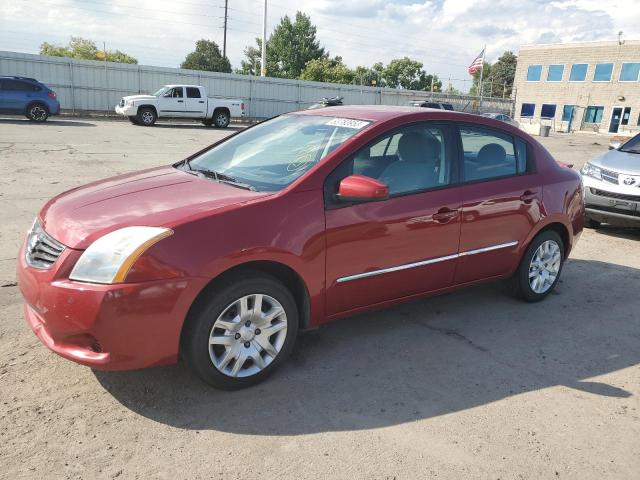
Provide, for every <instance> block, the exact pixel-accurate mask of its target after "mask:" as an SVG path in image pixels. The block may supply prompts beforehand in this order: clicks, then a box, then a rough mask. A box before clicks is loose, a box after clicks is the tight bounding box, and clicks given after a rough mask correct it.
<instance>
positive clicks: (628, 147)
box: [620, 135, 640, 153]
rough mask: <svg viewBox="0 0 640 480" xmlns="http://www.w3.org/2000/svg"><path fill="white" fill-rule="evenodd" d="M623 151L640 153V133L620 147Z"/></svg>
mask: <svg viewBox="0 0 640 480" xmlns="http://www.w3.org/2000/svg"><path fill="white" fill-rule="evenodd" d="M620 151H621V152H627V153H640V135H636V136H635V137H633V138H632V139H631V140H629V141H628V142H627V143H625V144H624V145H622V147H620Z"/></svg>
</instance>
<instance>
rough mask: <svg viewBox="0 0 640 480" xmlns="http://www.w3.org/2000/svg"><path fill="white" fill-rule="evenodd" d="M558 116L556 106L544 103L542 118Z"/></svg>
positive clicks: (541, 112)
mask: <svg viewBox="0 0 640 480" xmlns="http://www.w3.org/2000/svg"><path fill="white" fill-rule="evenodd" d="M555 116H556V106H555V105H553V104H550V103H543V104H542V110H541V111H540V118H554V117H555Z"/></svg>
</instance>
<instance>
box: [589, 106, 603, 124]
mask: <svg viewBox="0 0 640 480" xmlns="http://www.w3.org/2000/svg"><path fill="white" fill-rule="evenodd" d="M603 112H604V107H593V106H590V107H587V109H586V110H585V112H584V123H600V122H602V113H603Z"/></svg>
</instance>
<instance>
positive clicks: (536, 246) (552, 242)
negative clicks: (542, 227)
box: [511, 230, 564, 302]
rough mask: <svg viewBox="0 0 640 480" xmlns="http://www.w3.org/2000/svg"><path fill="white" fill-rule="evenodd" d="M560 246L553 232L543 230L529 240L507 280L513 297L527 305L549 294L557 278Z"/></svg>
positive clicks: (562, 251) (560, 241)
mask: <svg viewBox="0 0 640 480" xmlns="http://www.w3.org/2000/svg"><path fill="white" fill-rule="evenodd" d="M563 260H564V243H563V242H562V239H561V238H560V235H558V234H557V233H556V232H554V231H551V230H547V231H546V232H542V233H541V234H539V235H538V236H537V237H535V238H534V239H533V241H532V242H531V244H530V245H529V248H527V251H526V252H525V254H524V256H523V257H522V260H521V262H520V266H519V267H518V270H517V271H516V273H515V275H514V276H513V278H512V279H511V283H512V287H513V289H514V292H515V294H516V295H517V296H518V297H520V298H521V299H522V300H525V301H527V302H538V301H540V300H542V299H543V298H544V297H546V296H547V295H549V294H550V293H551V292H552V291H553V289H554V288H555V286H556V285H557V283H558V281H559V279H560V273H561V272H562V266H563Z"/></svg>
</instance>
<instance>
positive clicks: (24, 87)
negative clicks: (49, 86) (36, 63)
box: [2, 80, 40, 92]
mask: <svg viewBox="0 0 640 480" xmlns="http://www.w3.org/2000/svg"><path fill="white" fill-rule="evenodd" d="M2 90H10V91H14V92H15V91H17V92H37V91H38V90H40V87H38V86H37V85H34V84H33V83H29V82H21V81H20V80H2Z"/></svg>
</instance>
